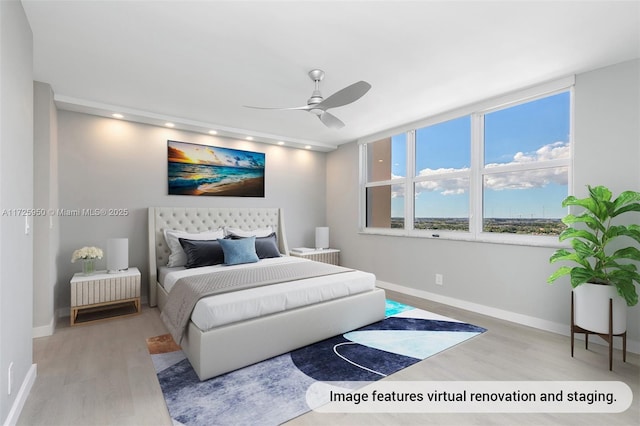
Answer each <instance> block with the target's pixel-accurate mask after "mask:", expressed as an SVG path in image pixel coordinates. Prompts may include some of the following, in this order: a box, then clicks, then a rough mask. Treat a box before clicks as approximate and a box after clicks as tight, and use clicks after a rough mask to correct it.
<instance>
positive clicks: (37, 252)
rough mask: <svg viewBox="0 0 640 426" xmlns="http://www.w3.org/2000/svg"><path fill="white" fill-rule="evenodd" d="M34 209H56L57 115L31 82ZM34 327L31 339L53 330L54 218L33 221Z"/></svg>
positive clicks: (49, 98) (43, 88)
mask: <svg viewBox="0 0 640 426" xmlns="http://www.w3.org/2000/svg"><path fill="white" fill-rule="evenodd" d="M33 90H34V93H33V101H34V133H33V142H34V192H33V199H34V206H35V207H36V208H37V209H43V211H48V210H49V209H56V208H57V206H58V128H57V126H58V116H57V110H56V107H55V104H54V102H53V92H52V91H51V86H49V85H48V84H46V83H40V82H34V84H33ZM33 222H34V224H33V225H34V226H33V241H34V246H33V326H34V337H40V336H48V335H51V334H53V330H54V329H55V319H56V316H55V312H54V307H53V301H54V297H53V295H54V294H53V291H54V288H55V285H56V280H57V270H58V268H57V265H56V257H57V253H58V245H59V243H60V241H59V240H60V226H59V220H58V217H57V216H54V215H41V216H35V217H34V218H33Z"/></svg>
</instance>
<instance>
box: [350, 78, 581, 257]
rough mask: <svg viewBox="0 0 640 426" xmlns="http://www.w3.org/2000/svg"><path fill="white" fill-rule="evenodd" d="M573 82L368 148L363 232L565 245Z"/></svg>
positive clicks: (487, 105) (427, 124)
mask: <svg viewBox="0 0 640 426" xmlns="http://www.w3.org/2000/svg"><path fill="white" fill-rule="evenodd" d="M568 80H569V79H566V80H564V81H562V82H556V83H552V84H551V86H553V88H552V89H549V87H548V86H545V87H543V88H541V89H540V91H536V90H535V89H528V90H527V91H526V92H525V93H524V94H512V95H508V96H507V97H504V98H500V99H495V100H492V101H487V102H484V103H482V104H477V105H475V106H470V107H467V108H465V109H461V110H460V111H459V112H452V113H449V114H447V115H446V116H442V117H440V118H438V117H436V118H431V119H428V120H425V121H424V122H423V123H422V125H416V126H411V127H409V128H407V129H406V131H405V132H404V133H400V134H396V135H394V136H390V137H382V138H376V139H374V140H373V141H367V140H365V141H363V142H361V154H362V156H361V158H362V161H361V172H362V173H361V176H363V180H362V186H361V188H362V194H363V195H364V196H363V198H362V200H361V203H362V204H361V211H362V212H363V215H362V226H361V228H362V230H363V231H364V232H382V233H392V234H398V233H399V234H401V235H412V236H425V237H444V238H454V239H473V240H489V241H503V242H509V241H514V242H518V243H529V242H531V243H533V244H536V243H541V240H540V238H542V239H544V236H553V240H554V242H557V235H558V234H559V233H560V232H561V231H562V230H563V229H564V225H563V224H562V222H561V221H560V219H561V218H562V217H563V216H564V215H565V214H566V213H567V211H566V209H563V208H562V206H561V204H562V200H563V199H564V198H565V197H566V196H567V195H568V193H569V189H570V182H569V177H570V166H571V116H572V93H573V92H572V87H571V86H572V84H573V80H572V79H570V80H571V81H570V82H569V81H568ZM541 93H544V94H541ZM409 194H410V195H411V196H409ZM385 230H386V231H385ZM542 243H543V242H542Z"/></svg>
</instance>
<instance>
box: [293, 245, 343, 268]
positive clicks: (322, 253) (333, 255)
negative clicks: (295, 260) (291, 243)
mask: <svg viewBox="0 0 640 426" xmlns="http://www.w3.org/2000/svg"><path fill="white" fill-rule="evenodd" d="M289 254H290V255H291V256H296V257H304V258H306V259H311V260H315V261H316V262H324V263H330V264H332V265H340V250H338V249H308V248H302V249H299V251H298V250H296V249H291V250H289Z"/></svg>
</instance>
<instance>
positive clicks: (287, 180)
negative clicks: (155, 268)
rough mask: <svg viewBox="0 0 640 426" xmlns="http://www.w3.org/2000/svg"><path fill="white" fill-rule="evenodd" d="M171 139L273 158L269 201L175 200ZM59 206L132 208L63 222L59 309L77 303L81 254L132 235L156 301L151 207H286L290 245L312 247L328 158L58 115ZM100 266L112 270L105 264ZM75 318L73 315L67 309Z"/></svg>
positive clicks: (133, 261)
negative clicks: (76, 253) (170, 180)
mask: <svg viewBox="0 0 640 426" xmlns="http://www.w3.org/2000/svg"><path fill="white" fill-rule="evenodd" d="M167 139H171V140H177V141H182V142H190V143H199V144H204V145H214V146H224V147H229V148H236V149H242V150H248V151H259V152H264V153H265V154H266V172H265V173H266V176H265V197H264V198H242V197H194V196H178V195H171V196H170V195H167ZM58 155H59V191H60V196H59V207H60V208H61V209H82V208H107V209H109V208H126V209H129V215H128V216H125V217H60V218H59V220H60V244H59V248H58V259H57V268H58V276H57V288H56V291H55V294H56V301H55V305H56V308H58V309H59V308H66V307H68V306H69V279H70V278H71V276H72V275H73V273H74V272H78V271H80V269H81V266H80V265H79V264H78V263H74V264H72V263H71V254H72V253H73V250H75V249H77V248H80V247H82V246H85V245H89V246H91V245H95V246H98V247H101V248H103V249H105V248H106V242H107V239H109V238H112V237H128V238H129V264H130V266H137V267H138V268H139V269H140V270H141V272H142V283H143V284H142V287H143V289H142V291H143V297H144V298H146V297H147V296H148V261H147V252H148V249H147V208H148V207H149V206H192V207H249V206H250V207H281V208H283V209H284V215H285V224H286V228H287V229H286V230H287V237H288V242H289V247H296V246H303V245H311V244H313V241H314V228H315V227H316V226H320V225H324V224H325V193H326V154H324V153H319V152H313V151H308V150H300V149H291V148H286V147H281V146H276V145H267V144H260V143H255V142H249V141H244V140H236V139H228V138H222V137H216V136H210V135H202V134H196V133H189V132H183V131H178V130H175V129H168V128H162V127H154V126H148V125H143V124H136V123H130V122H127V121H121V120H116V119H107V118H101V117H96V116H91V115H86V114H80V113H75V112H69V111H58ZM97 266H98V268H101V269H104V268H105V267H106V263H105V259H103V260H102V261H101V262H100V263H98V265H97ZM63 313H64V314H66V315H68V312H63Z"/></svg>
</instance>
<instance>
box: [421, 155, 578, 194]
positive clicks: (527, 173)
mask: <svg viewBox="0 0 640 426" xmlns="http://www.w3.org/2000/svg"><path fill="white" fill-rule="evenodd" d="M570 156H571V147H570V145H569V143H568V142H554V143H551V144H547V145H544V146H542V147H540V148H538V149H537V150H536V151H534V152H530V153H524V152H517V153H516V154H515V155H514V156H513V159H512V161H509V162H506V163H491V164H487V165H486V166H485V167H486V168H488V169H490V168H494V167H500V166H507V165H515V164H525V163H539V162H544V161H550V160H558V159H568V158H570ZM469 170H470V169H469V168H468V167H462V168H459V169H455V168H439V169H428V168H427V169H422V170H420V171H419V172H418V176H433V177H435V176H438V175H442V174H444V173H453V172H464V173H468V172H469ZM551 183H555V184H558V185H566V184H567V183H568V174H567V172H566V169H565V168H564V167H551V168H543V169H535V170H522V171H517V172H511V173H496V174H489V175H486V177H485V182H484V187H485V189H491V190H494V191H501V190H505V189H532V188H543V187H545V186H547V185H549V184H551ZM468 190H469V178H468V177H464V176H461V177H455V178H450V179H439V180H428V181H423V182H417V183H416V196H417V195H419V194H420V193H421V192H440V194H442V195H460V194H463V193H465V192H466V191H468Z"/></svg>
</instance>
